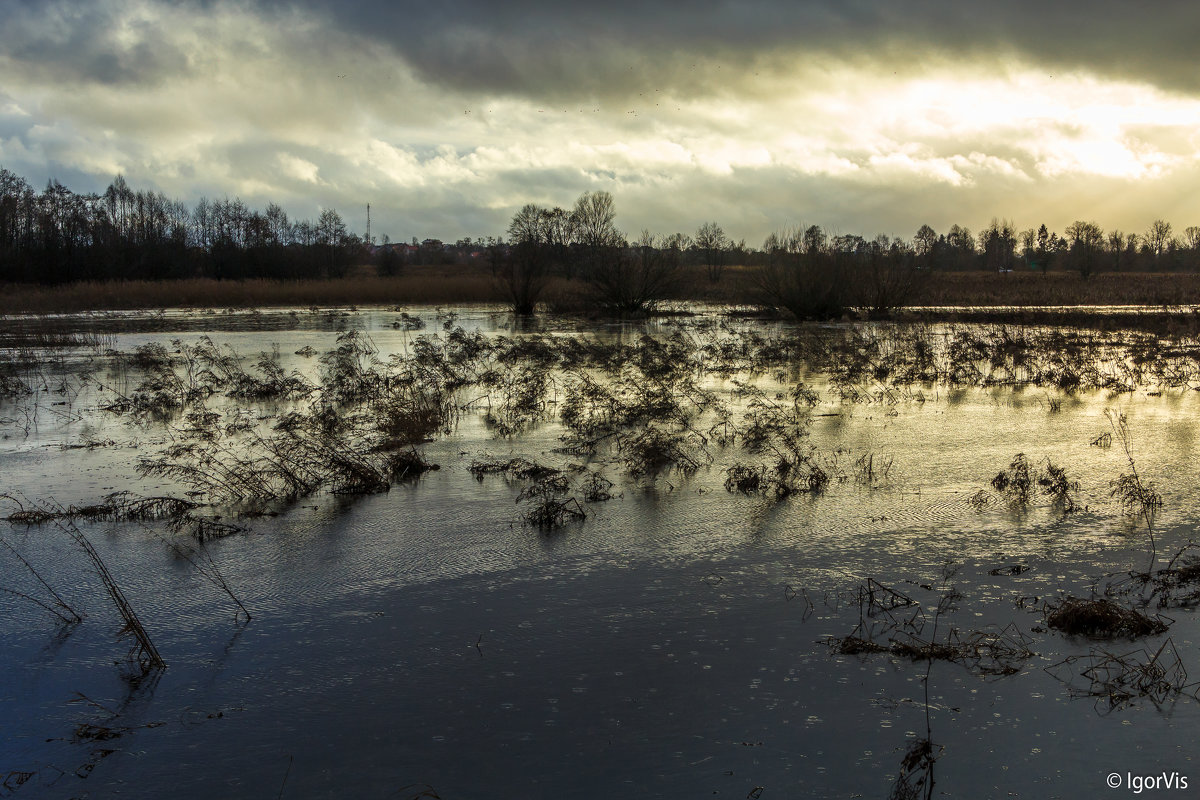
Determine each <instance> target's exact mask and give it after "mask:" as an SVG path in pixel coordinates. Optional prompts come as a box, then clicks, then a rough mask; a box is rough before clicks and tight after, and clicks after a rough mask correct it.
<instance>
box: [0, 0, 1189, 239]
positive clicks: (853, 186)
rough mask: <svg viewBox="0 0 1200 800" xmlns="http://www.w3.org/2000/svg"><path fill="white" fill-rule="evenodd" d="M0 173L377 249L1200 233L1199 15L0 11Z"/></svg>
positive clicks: (135, 1) (754, 5) (1135, 11)
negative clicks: (560, 219)
mask: <svg viewBox="0 0 1200 800" xmlns="http://www.w3.org/2000/svg"><path fill="white" fill-rule="evenodd" d="M0 7H2V9H3V11H2V13H3V15H4V16H5V18H6V19H5V22H4V24H3V25H2V26H0V166H2V167H5V168H7V169H9V170H11V171H13V172H16V173H17V174H19V175H23V176H24V177H26V178H27V179H28V180H29V181H30V182H31V183H32V184H33V185H34V187H35V188H38V189H40V188H41V187H42V186H44V185H45V182H46V181H47V180H48V179H51V178H54V179H57V180H59V181H61V182H62V183H64V184H66V185H67V186H68V187H69V188H71V189H73V190H75V191H78V192H88V191H103V189H104V188H105V187H106V186H107V185H108V183H109V182H110V181H111V180H112V179H113V177H114V176H116V175H117V174H123V175H124V176H125V178H126V180H127V181H128V182H129V183H130V185H131V186H132V187H134V188H137V189H153V190H157V191H161V192H163V193H165V194H166V195H168V196H169V197H171V198H177V199H181V200H184V201H185V202H187V203H188V204H189V205H192V204H194V203H195V202H196V200H198V199H199V198H200V197H205V196H206V197H209V198H223V197H231V198H232V197H240V198H241V199H242V200H244V201H245V202H246V203H247V204H248V205H250V206H251V207H255V208H260V209H261V208H265V206H266V205H267V203H268V202H277V203H279V204H280V205H282V206H283V207H284V208H285V209H286V210H287V211H288V212H289V214H290V215H291V216H292V217H293V218H296V219H299V218H315V217H316V216H318V215H319V213H320V211H321V209H323V208H335V209H337V210H338V211H339V212H340V213H341V214H342V216H343V217H344V218H345V220H346V221H347V223H348V224H349V225H350V227H351V228H352V229H353V230H356V231H358V232H360V233H362V232H364V230H365V226H366V206H367V204H368V203H369V204H370V206H371V232H372V234H373V235H374V236H375V238H376V239H379V238H380V237H381V236H382V235H383V234H387V235H389V236H390V237H391V238H392V239H393V240H408V239H410V238H412V237H414V236H416V237H418V238H422V239H423V238H426V237H434V238H440V239H443V240H446V241H454V240H456V239H458V238H461V237H464V236H470V237H481V236H488V235H500V234H503V232H504V231H505V229H506V228H507V226H508V222H509V220H510V219H511V218H512V215H513V214H514V213H515V212H516V211H517V210H518V209H519V208H520V207H521V206H522V205H524V204H525V203H530V202H533V203H538V204H540V205H545V206H555V205H559V206H564V207H570V206H571V205H572V204H573V203H574V201H575V199H576V198H577V197H578V196H579V195H580V194H581V193H583V192H587V191H597V190H603V191H608V192H610V193H612V195H613V197H614V200H615V204H616V210H617V218H616V222H617V225H618V227H620V228H621V229H622V230H624V231H625V232H626V233H627V234H629V235H631V236H636V235H637V234H638V233H639V232H640V231H641V230H643V229H648V230H650V231H651V232H652V233H656V234H667V233H673V232H676V231H680V232H683V233H694V232H695V230H696V229H697V228H698V227H699V226H700V225H701V224H702V223H704V222H706V221H715V222H717V223H718V224H720V225H721V226H722V227H723V228H724V229H725V231H726V232H727V233H729V234H730V235H731V236H732V237H733V238H734V239H735V240H737V239H743V238H744V239H745V240H746V242H747V244H749V245H751V246H758V245H761V243H762V240H763V239H764V237H766V236H767V234H768V233H770V232H772V231H779V230H783V229H786V228H790V227H794V226H797V225H804V226H807V225H812V224H817V225H821V226H823V227H824V228H825V229H826V230H828V231H830V232H831V233H858V234H862V235H865V236H868V237H871V236H874V235H875V234H879V233H884V234H888V235H892V236H901V237H904V238H911V237H912V235H913V234H914V233H915V232H916V230H917V228H919V227H920V226H921V225H922V224H928V225H931V226H932V227H933V228H934V229H935V230H936V231H938V232H940V233H944V232H945V231H946V230H947V229H948V228H949V227H950V225H951V224H959V225H964V226H967V227H969V228H971V229H972V230H974V231H978V230H979V229H980V228H981V227H984V226H986V225H987V224H988V223H989V222H990V221H991V220H992V219H993V218H1000V219H1007V220H1010V221H1012V222H1013V223H1014V224H1015V225H1016V227H1017V229H1018V230H1021V229H1024V228H1031V227H1033V228H1036V227H1037V226H1038V225H1040V224H1043V223H1045V224H1046V225H1047V226H1048V227H1049V228H1050V229H1051V230H1057V231H1060V232H1061V231H1062V230H1063V229H1064V228H1065V227H1066V226H1067V225H1069V224H1070V223H1071V222H1072V221H1074V220H1077V219H1083V220H1091V221H1095V222H1097V223H1098V224H1099V225H1100V226H1101V227H1103V228H1104V229H1105V230H1112V229H1121V230H1124V231H1126V232H1134V233H1140V232H1143V231H1145V230H1146V228H1147V227H1149V225H1150V223H1151V222H1152V221H1153V220H1154V219H1156V218H1162V219H1166V220H1167V221H1169V222H1171V223H1172V225H1173V226H1174V227H1175V230H1176V231H1182V230H1183V229H1184V228H1185V227H1187V226H1190V225H1200V192H1197V191H1196V189H1197V187H1200V66H1198V64H1197V61H1196V59H1195V56H1194V52H1195V51H1194V48H1195V41H1196V40H1197V37H1198V34H1200V4H1196V3H1194V2H1190V1H1189V2H1162V1H1161V0H1160V1H1159V2H1147V3H1142V4H1134V3H1130V2H1126V0H1119V1H1118V0H1086V2H1085V0H1065V1H1061V2H1060V0H1039V1H1038V2H1033V0H1013V1H1011V2H1004V3H997V2H995V0H987V2H983V0H912V1H910V2H903V3H902V2H897V0H740V1H739V2H716V1H715V0H706V1H704V2H691V3H685V2H679V1H678V0H672V1H671V2H664V1H663V0H606V2H604V3H594V4H586V5H585V4H572V3H567V2H564V1H563V0H514V1H513V2H496V0H436V1H435V0H402V1H401V2H385V1H384V0H237V1H236V2H224V1H223V0H95V1H94V2H66V1H65V0H0Z"/></svg>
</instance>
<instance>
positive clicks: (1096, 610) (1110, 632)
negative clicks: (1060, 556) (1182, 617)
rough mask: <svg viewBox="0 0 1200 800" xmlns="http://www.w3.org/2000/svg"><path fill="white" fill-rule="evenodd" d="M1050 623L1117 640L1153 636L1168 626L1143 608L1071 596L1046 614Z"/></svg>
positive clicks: (1075, 632)
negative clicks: (1142, 610)
mask: <svg viewBox="0 0 1200 800" xmlns="http://www.w3.org/2000/svg"><path fill="white" fill-rule="evenodd" d="M1046 625H1047V626H1049V627H1051V628H1054V629H1056V630H1060V631H1062V632H1063V633H1067V634H1071V635H1073V636H1090V637H1092V638H1096V639H1114V638H1117V637H1121V636H1128V637H1129V638H1130V639H1134V638H1137V637H1139V636H1151V635H1153V634H1156V633H1162V632H1163V631H1165V630H1166V629H1167V626H1166V625H1164V624H1163V623H1162V621H1161V620H1157V619H1154V618H1152V617H1147V616H1146V615H1145V614H1142V613H1141V612H1139V611H1134V610H1133V609H1130V608H1122V607H1121V606H1119V605H1117V604H1116V603H1114V602H1112V601H1111V600H1082V599H1079V598H1070V599H1068V600H1066V601H1064V602H1063V604H1062V605H1060V606H1059V607H1058V608H1055V609H1053V610H1051V611H1049V613H1047V614H1046Z"/></svg>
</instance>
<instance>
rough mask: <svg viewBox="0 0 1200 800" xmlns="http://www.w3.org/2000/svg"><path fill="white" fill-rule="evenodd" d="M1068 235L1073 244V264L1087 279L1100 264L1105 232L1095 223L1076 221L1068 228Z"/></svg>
mask: <svg viewBox="0 0 1200 800" xmlns="http://www.w3.org/2000/svg"><path fill="white" fill-rule="evenodd" d="M1066 234H1067V238H1068V239H1069V240H1070V242H1071V245H1070V246H1071V249H1070V257H1071V262H1072V264H1073V265H1074V267H1075V269H1077V270H1079V275H1080V276H1081V277H1083V278H1085V279H1086V278H1088V277H1090V276H1091V274H1092V273H1093V272H1095V270H1096V267H1097V266H1098V265H1099V263H1100V253H1101V251H1102V250H1103V248H1104V231H1102V230H1101V229H1100V226H1099V225H1097V224H1096V223H1094V222H1084V221H1083V220H1076V221H1075V222H1072V223H1071V224H1070V225H1068V226H1067V230H1066Z"/></svg>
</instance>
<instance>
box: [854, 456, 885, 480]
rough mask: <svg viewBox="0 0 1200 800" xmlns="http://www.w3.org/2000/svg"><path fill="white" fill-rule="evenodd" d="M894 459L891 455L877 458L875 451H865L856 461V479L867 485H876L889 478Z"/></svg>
mask: <svg viewBox="0 0 1200 800" xmlns="http://www.w3.org/2000/svg"><path fill="white" fill-rule="evenodd" d="M894 461H895V460H894V459H893V458H892V457H891V456H879V457H878V460H877V459H876V456H875V454H874V453H864V454H863V455H861V456H859V458H858V460H857V461H855V462H854V480H855V481H856V482H858V483H861V484H863V485H866V486H876V485H878V484H880V483H882V482H883V481H886V480H887V478H888V476H889V475H890V474H891V472H892V464H893V463H894Z"/></svg>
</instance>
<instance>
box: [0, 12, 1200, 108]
mask: <svg viewBox="0 0 1200 800" xmlns="http://www.w3.org/2000/svg"><path fill="white" fill-rule="evenodd" d="M5 6H6V16H7V17H8V19H7V20H6V21H5V23H4V25H3V26H2V27H0V48H2V52H0V55H3V56H7V57H8V58H10V59H14V60H16V61H19V62H23V63H25V64H27V65H30V66H34V67H40V68H42V69H45V70H52V71H54V73H55V74H56V75H58V76H59V77H61V78H63V79H69V78H74V79H77V80H81V81H88V82H92V81H95V82H100V83H110V84H111V83H127V82H128V83H139V82H147V81H155V80H160V79H161V78H162V77H163V76H166V75H171V74H174V73H178V72H183V71H187V70H189V69H191V68H192V66H193V65H192V64H191V63H190V61H189V54H188V53H186V52H183V51H181V50H180V49H178V48H176V47H173V46H172V45H171V44H169V42H171V41H173V40H174V39H173V37H172V36H170V35H168V34H170V33H171V32H170V31H168V30H166V29H165V28H164V26H165V25H168V24H170V23H169V22H167V21H166V20H168V19H169V18H170V13H169V12H170V11H173V10H178V11H187V12H190V13H193V14H199V15H200V17H201V18H202V17H203V16H204V15H207V14H214V13H217V12H218V11H224V12H230V11H235V10H238V9H244V10H247V11H250V12H251V13H254V14H256V15H257V16H259V17H260V18H262V19H264V20H268V21H270V22H271V23H273V24H276V25H278V26H279V28H280V29H281V32H282V31H283V30H284V29H286V28H288V27H289V26H293V25H298V24H301V23H302V22H303V21H305V20H312V21H316V22H317V23H319V24H320V25H321V26H322V27H323V28H324V30H325V31H327V32H328V33H329V34H334V33H345V34H350V35H352V36H354V37H356V38H359V39H361V40H363V41H369V42H372V43H373V44H381V45H386V46H387V47H388V48H391V49H392V50H393V51H394V52H395V53H397V54H398V55H399V56H400V57H401V58H403V59H404V60H405V61H406V62H407V63H408V64H409V65H410V66H411V67H412V68H413V69H414V70H415V71H416V72H417V73H418V74H419V75H420V76H421V77H422V78H423V79H425V80H427V81H430V82H433V83H435V84H437V85H440V86H443V87H450V88H455V89H459V90H467V91H480V92H505V93H512V94H518V95H529V96H543V97H547V98H550V97H554V98H561V97H567V96H578V97H580V98H581V99H582V98H583V97H585V96H586V97H597V98H599V97H607V96H612V95H614V94H621V93H625V92H628V91H630V90H633V89H638V88H639V87H642V88H644V87H645V86H646V85H647V82H654V83H656V86H655V88H661V89H663V90H664V91H667V90H670V91H673V92H674V93H676V94H683V95H686V94H693V93H695V94H703V93H706V92H708V91H711V90H714V89H716V88H719V87H721V86H726V87H728V86H729V85H731V84H733V83H735V82H736V80H737V78H738V77H740V78H745V76H744V75H741V76H734V75H732V74H731V73H732V72H736V71H739V69H740V68H743V67H746V66H748V65H750V64H752V63H753V64H758V63H762V62H769V61H770V60H771V58H773V57H778V56H781V55H782V56H785V57H795V56H800V57H807V58H810V59H815V60H819V59H821V58H822V57H836V58H853V59H867V60H879V61H884V62H887V63H888V64H889V65H890V66H892V67H893V68H894V69H908V68H911V67H919V66H920V62H921V61H922V59H925V58H928V57H931V56H952V57H961V56H963V55H974V56H997V55H1001V56H1003V55H1009V54H1015V55H1018V56H1020V57H1022V58H1023V59H1024V60H1027V61H1033V62H1035V63H1039V64H1042V65H1044V66H1046V67H1047V68H1048V69H1055V68H1057V69H1082V70H1085V71H1089V72H1094V73H1097V74H1101V75H1106V76H1110V77H1112V76H1120V77H1128V78H1133V79H1138V80H1146V81H1149V82H1152V83H1155V84H1158V85H1161V86H1166V87H1171V88H1184V89H1193V88H1197V87H1200V70H1198V69H1197V68H1196V66H1195V61H1194V41H1195V40H1196V37H1197V35H1198V34H1200V6H1197V5H1196V4H1195V3H1193V2H1157V3H1149V4H1134V3H1130V2H1127V1H1126V0H1099V1H1098V2H1095V1H1089V2H1083V0H1074V2H1045V0H1016V2H1004V3H1000V2H994V0H989V1H988V2H983V0H970V1H969V2H963V1H962V0H919V2H908V3H901V2H896V0H851V2H846V0H815V1H813V0H810V1H809V2H794V0H751V1H750V2H718V1H717V0H702V1H701V2H691V3H686V4H683V3H678V2H667V1H666V0H651V2H637V1H636V0H612V1H610V2H604V3H587V4H577V3H563V2H561V0H518V1H517V2H495V0H437V1H431V0H420V1H419V2H418V1H415V0H408V1H407V2H398V3H397V2H388V0H246V2H245V3H240V4H233V3H225V2H214V1H213V0H166V1H165V2H163V1H162V0H159V1H158V2H154V1H153V0H99V1H98V2H73V3H72V2H64V1H62V0H59V1H58V2H49V3H45V2H37V0H8V2H6V3H5ZM145 8H157V9H159V10H160V11H162V10H165V11H166V12H167V15H166V16H165V17H164V15H163V14H159V15H157V16H154V15H149V16H147V15H139V14H137V13H136V12H137V11H138V10H139V9H145ZM285 35H286V33H285ZM720 66H724V67H725V72H724V74H721V73H720V72H719V71H718V69H717V68H718V67H720Z"/></svg>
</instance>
